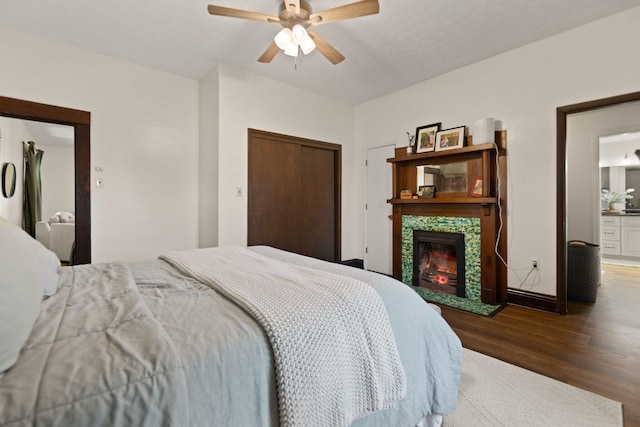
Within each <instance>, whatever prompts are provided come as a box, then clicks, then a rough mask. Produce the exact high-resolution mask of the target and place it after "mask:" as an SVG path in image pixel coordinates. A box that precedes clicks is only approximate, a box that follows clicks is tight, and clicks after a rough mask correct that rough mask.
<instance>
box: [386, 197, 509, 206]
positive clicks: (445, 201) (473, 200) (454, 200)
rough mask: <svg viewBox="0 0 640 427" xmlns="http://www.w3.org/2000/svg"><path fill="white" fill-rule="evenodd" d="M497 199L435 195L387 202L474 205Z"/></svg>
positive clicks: (486, 203)
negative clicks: (431, 197) (429, 197)
mask: <svg viewBox="0 0 640 427" xmlns="http://www.w3.org/2000/svg"><path fill="white" fill-rule="evenodd" d="M497 201H498V199H496V198H495V197H465V198H463V197H460V198H447V197H436V198H433V199H420V198H418V199H389V200H387V203H393V204H394V205H395V204H399V205H400V204H408V205H414V204H426V205H431V204H434V205H435V204H450V203H454V204H456V203H466V204H471V205H473V204H475V205H488V204H495V203H497Z"/></svg>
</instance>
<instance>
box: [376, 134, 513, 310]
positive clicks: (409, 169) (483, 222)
mask: <svg viewBox="0 0 640 427" xmlns="http://www.w3.org/2000/svg"><path fill="white" fill-rule="evenodd" d="M495 141H496V144H495V145H494V144H481V145H477V146H474V145H473V144H472V139H471V137H468V138H467V146H465V147H463V148H460V149H454V150H447V151H442V152H432V153H421V154H409V155H408V154H406V149H405V147H402V148H397V149H396V153H395V157H393V158H390V159H387V161H388V162H390V163H391V164H392V165H393V198H391V199H389V200H388V203H391V204H392V205H393V276H394V277H395V278H397V279H399V280H402V277H403V270H402V269H403V262H402V231H403V230H402V218H403V216H426V217H454V218H456V217H457V218H479V221H480V236H481V244H480V268H481V273H480V274H481V291H480V298H481V302H483V303H487V304H499V303H502V302H506V298H507V269H506V267H505V265H504V264H503V263H502V262H501V261H500V260H499V258H498V256H497V255H496V253H495V246H496V242H498V252H499V253H500V255H501V256H502V258H503V259H504V260H505V261H506V250H507V245H506V242H507V219H506V205H507V197H506V196H507V173H506V172H507V156H506V144H507V133H506V131H497V132H496V135H495ZM496 147H497V156H496ZM454 162H466V165H467V176H468V177H473V178H475V177H481V178H482V194H481V197H473V196H472V189H471V188H468V189H467V192H457V193H438V192H436V195H435V198H430V199H426V198H425V199H422V198H411V199H402V198H400V192H401V190H409V191H411V193H412V194H416V193H417V189H418V188H417V187H418V186H417V172H416V169H417V167H418V166H423V165H444V164H448V163H454ZM471 186H472V184H471V183H469V185H468V187H471ZM498 186H499V188H498ZM498 197H499V198H498ZM498 202H500V203H499V204H498ZM501 223H502V227H500V225H501ZM498 237H499V239H498Z"/></svg>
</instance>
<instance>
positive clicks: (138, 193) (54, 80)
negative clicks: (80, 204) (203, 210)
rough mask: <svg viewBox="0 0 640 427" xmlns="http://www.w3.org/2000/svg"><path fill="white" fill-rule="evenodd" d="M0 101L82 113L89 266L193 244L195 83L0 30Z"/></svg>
mask: <svg viewBox="0 0 640 427" xmlns="http://www.w3.org/2000/svg"><path fill="white" fill-rule="evenodd" d="M0 58H2V67H0V95H2V96H8V97H13V98H20V99H25V100H29V101H35V102H41V103H46V104H52V105H58V106H62V107H67V108H74V109H79V110H85V111H89V112H91V164H92V168H94V167H96V166H99V167H102V168H103V172H101V173H97V172H95V171H94V172H93V178H95V177H97V176H100V177H101V178H103V180H104V188H101V189H100V188H95V186H93V187H92V192H91V193H92V194H91V210H92V212H91V217H92V227H91V233H92V251H93V261H94V262H102V261H110V260H136V259H146V258H154V257H156V256H157V255H158V254H159V253H160V252H162V251H166V250H176V249H186V248H194V247H197V245H198V82H197V81H194V80H190V79H186V78H182V77H177V76H174V75H171V74H168V73H164V72H159V71H155V70H152V69H149V68H146V67H143V66H139V65H134V64H131V63H127V62H124V61H120V60H116V59H113V58H109V57H105V56H101V55H97V54H93V53H89V52H87V51H83V50H80V49H77V48H73V47H69V46H64V45H60V44H57V43H53V42H50V41H47V40H43V39H41V38H37V37H35V36H31V35H29V34H26V33H20V32H16V31H13V30H8V29H4V28H0Z"/></svg>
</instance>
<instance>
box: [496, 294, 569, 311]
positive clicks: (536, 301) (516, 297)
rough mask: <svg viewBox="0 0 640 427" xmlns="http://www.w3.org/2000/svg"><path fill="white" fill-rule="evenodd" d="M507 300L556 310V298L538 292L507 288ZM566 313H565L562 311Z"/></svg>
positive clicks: (522, 304)
mask: <svg viewBox="0 0 640 427" xmlns="http://www.w3.org/2000/svg"><path fill="white" fill-rule="evenodd" d="M507 302H508V303H509V304H516V305H521V306H523V307H529V308H535V309H538V310H543V311H551V312H553V311H556V310H555V308H556V298H555V297H552V296H549V295H543V294H539V293H536V292H529V291H522V290H519V289H507ZM561 314H564V313H561Z"/></svg>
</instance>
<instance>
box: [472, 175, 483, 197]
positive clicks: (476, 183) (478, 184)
mask: <svg viewBox="0 0 640 427" xmlns="http://www.w3.org/2000/svg"><path fill="white" fill-rule="evenodd" d="M471 195H472V196H473V197H482V178H481V177H477V178H476V179H474V180H473V185H471Z"/></svg>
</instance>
